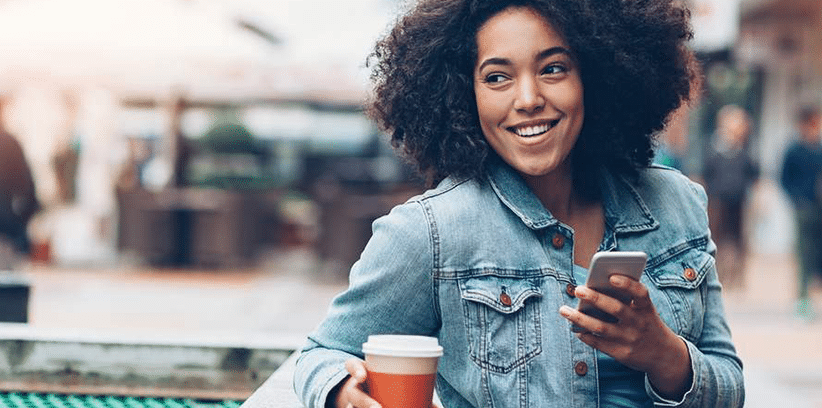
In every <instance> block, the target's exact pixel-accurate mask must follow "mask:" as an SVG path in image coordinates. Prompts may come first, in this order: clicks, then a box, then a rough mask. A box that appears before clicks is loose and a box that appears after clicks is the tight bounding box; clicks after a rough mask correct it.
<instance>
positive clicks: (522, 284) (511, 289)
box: [460, 276, 542, 314]
mask: <svg viewBox="0 0 822 408" xmlns="http://www.w3.org/2000/svg"><path fill="white" fill-rule="evenodd" d="M460 291H461V292H462V298H463V299H465V300H470V301H473V302H478V303H482V304H484V305H487V306H489V307H491V308H493V309H494V310H496V311H498V312H500V313H505V314H509V313H514V312H516V311H517V310H519V309H521V308H522V307H523V306H524V305H525V301H526V300H527V299H529V298H531V297H541V296H542V292H541V290H540V287H539V285H537V284H535V283H534V282H532V281H531V280H530V279H526V278H509V277H499V276H481V277H475V278H469V279H465V280H462V281H460Z"/></svg>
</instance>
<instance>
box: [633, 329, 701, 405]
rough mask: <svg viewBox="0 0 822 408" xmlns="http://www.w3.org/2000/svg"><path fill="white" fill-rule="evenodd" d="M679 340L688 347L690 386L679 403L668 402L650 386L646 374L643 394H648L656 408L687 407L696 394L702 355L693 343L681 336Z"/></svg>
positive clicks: (668, 400)
mask: <svg viewBox="0 0 822 408" xmlns="http://www.w3.org/2000/svg"><path fill="white" fill-rule="evenodd" d="M679 338H680V339H681V340H682V341H683V342H685V345H686V346H687V347H688V354H689V356H690V360H691V373H692V375H691V385H690V386H689V387H688V391H686V392H685V394H683V395H682V398H681V399H680V400H679V401H675V400H670V399H667V398H663V397H662V396H660V395H659V394H658V393H657V392H656V390H655V389H654V387H653V386H652V385H651V381H650V380H648V375H647V374H646V375H645V392H646V393H648V396H650V397H651V401H653V403H654V406H656V407H684V406H688V405H689V403H688V401H689V400H693V396H694V395H695V394H696V391H695V390H696V384H698V383H699V380H700V379H699V377H700V375H699V373H700V371H699V370H698V369H697V367H699V366H700V364H701V363H702V360H701V359H702V353H700V352H699V351H698V350H697V348H696V346H695V345H694V344H693V343H691V342H689V341H688V340H685V338H683V337H682V336H679Z"/></svg>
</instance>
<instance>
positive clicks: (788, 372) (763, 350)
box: [725, 255, 822, 408]
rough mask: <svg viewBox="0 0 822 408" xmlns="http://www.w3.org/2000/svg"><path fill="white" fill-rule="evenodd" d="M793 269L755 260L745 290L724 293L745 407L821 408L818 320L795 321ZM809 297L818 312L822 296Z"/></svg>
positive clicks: (821, 321) (781, 260)
mask: <svg viewBox="0 0 822 408" xmlns="http://www.w3.org/2000/svg"><path fill="white" fill-rule="evenodd" d="M795 269H796V265H795V263H794V261H793V259H792V258H791V257H790V256H762V255H758V256H757V255H754V256H752V257H751V258H750V259H749V262H748V266H747V274H746V285H745V288H744V290H729V291H727V292H726V295H725V298H726V305H725V307H726V311H727V315H728V320H729V324H730V326H731V331H732V335H733V338H734V342H735V344H736V346H737V349H738V352H739V355H740V357H741V358H742V361H743V363H744V372H745V379H746V391H747V398H746V401H747V403H746V405H745V406H746V407H763V408H764V407H773V406H779V405H781V406H789V407H792V408H793V407H822V317H819V318H817V320H815V321H813V322H811V323H806V322H803V321H800V320H798V319H796V318H795V317H794V316H793V303H794V300H795V299H794V294H795V293H796V279H795ZM812 295H813V300H814V304H815V305H816V310H817V312H822V290H820V288H819V287H814V289H813V291H812ZM820 316H822V314H820Z"/></svg>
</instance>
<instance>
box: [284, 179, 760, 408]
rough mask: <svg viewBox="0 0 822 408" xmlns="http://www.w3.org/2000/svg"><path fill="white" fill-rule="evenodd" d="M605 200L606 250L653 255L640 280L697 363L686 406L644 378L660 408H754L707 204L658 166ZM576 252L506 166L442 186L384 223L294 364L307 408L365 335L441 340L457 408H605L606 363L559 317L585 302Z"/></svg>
mask: <svg viewBox="0 0 822 408" xmlns="http://www.w3.org/2000/svg"><path fill="white" fill-rule="evenodd" d="M601 186H602V187H601V188H602V200H603V205H604V210H605V220H606V228H605V229H606V233H605V236H604V238H603V241H602V243H601V246H600V248H599V249H600V250H606V251H644V252H646V253H647V254H648V262H647V266H646V269H645V271H644V272H643V276H642V278H641V281H642V283H644V284H645V285H646V286H647V287H648V290H649V292H650V297H651V300H652V301H653V303H654V305H655V307H656V309H657V311H658V313H659V314H660V316H661V318H662V320H663V321H664V322H665V323H666V324H667V325H668V326H669V327H670V328H671V329H672V330H673V331H674V332H675V333H676V334H678V335H679V336H680V337H681V338H682V339H684V340H685V342H686V344H687V346H688V350H689V352H690V356H691V364H692V369H693V382H692V384H691V386H690V389H689V390H688V391H687V393H686V394H685V395H684V397H683V398H682V400H681V401H668V400H665V399H663V398H661V397H660V396H658V395H657V394H656V393H655V392H654V390H653V388H652V387H651V386H650V383H649V382H648V380H647V377H646V380H645V391H646V393H647V394H648V396H649V398H650V401H651V402H653V404H654V405H657V406H682V407H714V406H716V407H719V406H721V407H735V406H742V403H743V400H744V386H743V378H742V363H741V361H740V359H739V358H738V357H737V355H736V351H735V349H734V346H733V344H732V342H731V335H730V330H729V328H728V324H727V322H726V321H725V317H724V310H723V305H722V297H721V286H720V284H719V281H718V280H717V274H716V269H715V261H714V256H713V255H714V251H715V246H714V244H713V241H711V239H710V233H709V230H708V220H707V216H706V211H705V207H706V201H707V199H706V196H705V193H704V191H703V189H702V188H701V187H700V186H699V185H697V184H695V183H693V182H691V181H690V180H688V179H687V178H686V177H684V176H683V175H682V174H680V173H679V172H677V171H676V170H672V169H669V168H663V167H658V166H654V167H651V168H648V169H645V170H643V171H641V173H640V175H639V177H638V179H637V180H633V181H630V182H629V181H628V180H626V179H624V178H621V177H615V176H612V175H610V174H609V173H607V172H603V177H602V182H601ZM573 248H574V231H573V230H572V229H571V228H570V227H568V226H567V225H564V224H563V223H561V222H559V221H558V220H557V219H555V218H553V217H552V216H551V214H550V213H549V212H548V211H547V210H546V209H545V208H544V206H543V205H542V204H541V203H540V201H539V200H538V199H537V197H536V196H535V195H534V194H533V193H532V192H531V190H530V189H529V188H528V187H527V185H526V184H525V183H524V181H523V180H522V179H521V178H520V177H519V176H518V175H517V174H516V173H515V171H514V170H512V169H511V168H510V167H508V166H505V165H502V164H500V165H497V166H495V167H492V168H491V169H490V170H489V177H488V178H487V180H483V181H476V180H468V181H455V180H451V179H446V180H445V181H443V182H442V183H440V185H439V186H438V187H437V188H435V189H433V190H429V191H427V192H426V193H424V194H422V195H421V196H418V197H414V198H412V199H411V200H409V201H408V202H406V203H405V204H402V205H399V206H397V207H395V208H394V209H393V210H392V211H391V212H390V213H389V214H388V215H386V216H384V217H382V218H380V219H378V220H377V221H375V223H374V225H373V236H372V238H371V240H370V241H369V243H368V245H367V246H366V248H365V250H364V251H363V253H362V256H361V258H360V259H359V261H357V262H356V263H355V264H354V266H353V268H352V271H351V276H350V287H349V289H348V290H347V291H345V292H344V293H342V294H340V295H339V296H338V297H337V298H336V299H335V300H334V302H333V303H332V305H331V307H330V310H329V314H328V316H327V318H326V319H325V321H323V322H322V324H321V325H320V326H319V327H318V329H317V330H316V331H314V332H313V333H312V334H311V335H310V336H309V339H308V345H307V346H306V348H305V349H304V350H303V352H302V354H301V356H300V358H299V360H298V362H297V369H296V373H295V376H294V385H295V390H296V392H297V395H298V396H299V397H300V398H301V399H302V401H303V403H304V404H305V405H306V406H307V407H309V408H322V407H323V406H324V403H325V399H326V396H327V395H328V393H329V391H331V389H332V388H333V387H334V386H335V385H337V384H338V383H340V382H341V381H342V380H343V379H345V377H346V375H347V373H346V371H345V369H344V366H343V362H344V360H346V359H348V358H350V357H351V356H356V357H360V358H362V356H363V355H362V350H361V346H362V343H363V342H365V341H366V338H367V337H368V335H369V334H376V333H403V334H421V335H430V336H436V337H438V338H439V341H440V344H441V345H442V346H443V347H444V349H445V352H444V355H443V357H442V358H441V360H440V364H439V369H438V375H437V393H438V395H439V397H440V399H441V401H442V403H443V405H444V407H445V408H467V407H504V408H515V407H521V408H525V407H536V406H539V407H597V406H599V397H598V375H597V365H596V363H597V360H596V353H595V350H594V349H593V348H591V347H590V346H588V345H586V344H585V343H583V342H581V341H580V340H579V339H577V338H576V337H575V335H574V334H573V333H572V331H571V327H570V323H569V322H568V321H567V320H566V319H564V318H563V317H561V316H560V314H559V312H558V310H559V308H560V306H561V305H570V306H576V303H577V300H576V299H575V298H574V297H573V296H572V293H573V288H574V285H577V284H581V282H576V281H575V280H574V277H573V262H574V256H573ZM502 294H505V295H507V296H501V295H502ZM501 299H504V300H501Z"/></svg>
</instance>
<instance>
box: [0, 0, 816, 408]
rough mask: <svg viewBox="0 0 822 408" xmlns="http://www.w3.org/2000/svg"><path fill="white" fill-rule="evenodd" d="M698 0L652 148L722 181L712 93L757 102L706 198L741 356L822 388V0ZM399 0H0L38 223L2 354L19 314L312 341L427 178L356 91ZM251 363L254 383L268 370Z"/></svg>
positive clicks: (146, 332)
mask: <svg viewBox="0 0 822 408" xmlns="http://www.w3.org/2000/svg"><path fill="white" fill-rule="evenodd" d="M685 1H686V3H688V4H689V6H690V7H691V9H692V16H693V26H694V29H695V38H694V39H693V41H692V42H691V46H692V47H693V49H694V50H695V51H696V52H697V55H698V58H699V60H700V62H701V66H702V74H703V75H702V83H701V84H700V85H701V89H700V92H698V93H695V98H694V103H692V104H691V106H688V107H685V108H683V109H681V110H680V111H678V112H677V114H676V115H675V117H674V118H673V119H672V121H671V123H670V125H669V126H668V128H667V129H666V131H665V133H664V134H663V135H662V137H661V143H660V146H659V153H658V157H657V160H658V161H659V162H661V163H663V164H667V165H670V166H673V167H677V168H679V169H680V170H682V171H683V172H684V173H685V174H687V175H688V176H690V177H691V178H693V179H694V180H697V181H699V182H700V183H704V184H706V185H710V183H712V182H713V180H714V178H715V175H716V173H717V170H716V169H717V167H716V166H718V165H717V164H716V162H715V159H714V156H715V153H716V150H717V148H718V146H719V147H720V150H723V149H725V150H723V151H726V150H727V147H728V143H726V142H724V141H723V140H724V139H722V137H721V135H722V134H723V133H726V132H724V130H723V129H725V128H726V127H728V126H730V125H725V124H723V123H724V122H722V120H721V119H720V118H722V117H724V116H723V114H722V113H721V112H722V111H723V108H724V107H726V106H729V105H730V106H733V107H736V108H737V110H738V111H741V112H742V113H741V115H742V116H743V117H744V119H742V121H743V122H744V123H745V126H744V127H745V130H743V131H742V133H744V137H743V139H744V142H743V143H742V144H741V146H742V148H743V150H744V155H745V157H746V158H747V159H748V160H746V163H747V164H746V166H747V167H745V168H746V169H748V171H747V172H746V173H745V174H744V176H740V177H742V178H740V179H739V180H741V181H739V182H736V183H735V184H737V185H739V186H741V187H744V189H743V190H742V192H741V193H738V194H736V196H737V197H738V198H739V200H737V201H738V203H737V208H738V210H736V212H738V214H736V215H729V213H728V212H727V211H725V210H721V209H712V210H711V213H712V219H711V222H712V228H715V229H717V230H720V229H721V230H723V231H725V232H726V233H727V236H728V237H729V238H728V241H727V243H726V242H725V241H724V237H725V235H722V234H719V235H717V237H718V238H722V240H719V239H718V245H719V246H720V255H721V256H720V259H718V261H719V262H720V267H721V270H722V271H726V272H722V274H723V275H722V276H721V278H722V280H723V283H725V285H726V298H727V302H728V304H727V307H728V310H729V319H730V320H731V323H732V330H733V331H734V335H735V338H736V339H737V344H738V346H739V348H740V353H741V354H742V355H743V358H745V359H746V361H751V365H749V366H747V367H751V368H748V369H747V371H746V375H747V376H749V379H750V380H751V381H760V382H758V383H757V384H760V383H761V384H764V385H763V386H762V387H761V388H760V390H761V391H760V394H756V392H757V391H753V392H754V394H753V395H754V396H757V395H758V398H754V400H755V401H758V402H759V403H760V404H763V405H761V406H769V405H767V404H769V402H768V401H771V402H772V401H776V400H779V401H785V400H791V399H794V400H796V401H797V403H798V404H799V405H796V406H803V405H802V404H803V403H805V404H808V405H806V406H822V391H820V390H822V370H820V369H819V364H820V363H822V355H820V353H822V351H820V349H822V348H820V347H818V346H819V344H821V343H820V341H822V337H820V336H822V327H820V323H819V319H815V318H814V316H813V314H812V313H811V314H808V313H805V314H803V313H799V312H798V311H797V304H796V302H797V300H798V295H797V289H796V287H797V285H798V282H797V278H796V274H797V272H796V270H797V262H796V257H795V255H794V252H793V249H794V246H795V234H796V225H795V220H794V209H793V207H792V205H791V201H790V199H789V198H788V196H787V195H786V193H785V192H784V190H783V189H782V187H781V185H780V181H779V180H780V176H781V169H782V164H783V163H782V162H783V157H784V155H785V152H786V151H787V149H788V147H789V146H790V145H791V144H792V143H793V142H794V141H795V140H796V139H797V136H796V135H797V131H798V129H797V126H796V120H795V118H796V116H797V114H798V113H799V112H800V110H801V109H802V108H804V107H806V106H810V105H815V106H818V105H822V52H820V50H822V2H820V1H817V0H685ZM402 7H404V3H403V2H401V1H398V0H347V1H335V0H265V1H263V0H139V1H138V0H106V1H103V0H0V50H2V51H3V52H2V57H0V130H2V131H3V132H2V133H7V134H9V135H12V136H13V138H14V139H15V140H16V141H17V142H18V143H19V146H20V149H21V150H22V153H23V156H24V157H25V163H26V164H27V167H28V169H29V172H30V177H29V179H30V181H26V180H24V182H21V181H20V180H17V181H14V180H12V181H5V182H7V183H15V182H18V183H22V184H24V185H25V186H28V187H25V188H24V187H20V188H21V189H22V190H21V191H25V192H26V193H25V194H23V193H21V194H20V197H23V198H20V197H17V196H14V197H12V199H11V200H10V201H9V204H8V206H9V208H11V211H12V212H14V213H15V214H18V215H19V214H22V213H25V214H27V215H26V216H25V217H22V218H25V228H24V231H25V232H24V233H23V234H22V235H21V234H20V233H19V232H18V234H17V235H16V236H11V238H9V239H7V240H6V241H7V242H6V243H5V245H0V246H3V249H0V269H5V270H7V272H4V273H3V275H2V279H3V281H2V285H0V292H2V294H3V296H0V303H2V307H0V309H2V310H3V312H2V313H0V314H2V315H3V316H2V320H3V321H6V322H12V323H9V324H8V325H4V326H3V327H4V329H3V330H5V331H4V333H6V334H5V335H4V338H6V339H7V340H8V342H3V341H0V344H6V345H7V346H5V347H6V348H5V349H4V352H5V353H6V354H5V355H6V356H7V358H9V359H11V360H9V361H12V360H14V359H15V358H22V357H20V356H21V353H22V352H21V351H20V349H19V348H15V347H18V346H15V345H19V340H20V338H21V337H25V338H26V339H33V340H31V341H35V340H36V341H38V342H40V343H38V344H41V343H42V342H44V341H49V342H53V341H56V340H55V339H56V338H59V339H63V340H65V339H66V338H68V339H70V340H71V339H73V340H71V341H75V342H82V343H84V344H91V343H95V344H96V343H99V342H100V339H101V338H104V339H109V340H107V341H109V342H111V341H113V340H110V339H111V336H112V333H117V336H122V337H117V338H118V339H119V340H117V342H119V343H122V344H123V345H124V346H127V345H129V344H134V343H139V344H143V343H145V340H144V339H145V338H146V337H152V338H156V339H171V338H180V337H183V338H186V339H189V340H187V341H188V342H187V343H186V344H188V345H189V346H190V345H191V344H196V345H198V347H206V346H205V345H204V344H209V345H211V346H213V343H214V342H215V339H224V343H225V344H229V343H230V344H235V345H236V344H242V347H240V349H243V350H255V347H256V348H259V349H277V348H282V349H288V350H293V349H294V348H296V347H299V344H300V342H301V341H302V338H303V337H304V336H305V334H307V333H308V332H309V331H310V330H311V328H313V327H314V326H315V325H316V324H317V323H318V322H319V320H320V319H321V318H322V316H323V314H324V312H325V308H326V307H327V305H328V302H329V301H330V299H331V298H332V296H333V295H334V294H335V293H337V292H338V291H340V290H342V289H343V288H344V287H345V284H346V279H347V271H348V267H350V265H351V264H352V263H353V262H354V261H355V260H356V259H357V257H358V256H359V251H360V250H361V249H362V247H363V246H364V245H365V242H366V241H367V239H368V237H369V235H370V225H371V222H372V221H373V220H374V219H375V218H376V217H378V216H380V215H382V214H384V213H386V212H387V211H388V210H389V209H390V208H391V207H392V206H393V205H395V204H397V203H400V202H403V201H405V200H406V199H407V198H409V197H411V196H413V195H415V194H417V193H419V192H421V191H422V187H423V186H422V183H421V181H420V180H419V179H418V178H416V177H415V176H414V175H413V174H412V172H411V171H410V169H409V168H408V167H407V166H406V165H405V164H404V163H403V162H401V161H400V160H399V159H397V158H396V157H395V155H394V153H393V152H392V151H391V148H390V146H389V144H388V143H387V141H386V137H385V135H382V134H381V133H380V132H379V131H378V130H377V129H376V128H375V126H374V125H373V124H372V123H371V122H370V121H369V120H368V119H367V118H366V117H365V115H364V114H363V102H364V100H365V99H366V97H367V95H368V90H369V82H368V75H369V72H368V69H367V67H366V66H365V61H366V58H367V55H368V53H369V51H370V49H371V47H372V46H373V44H374V41H375V40H376V39H377V38H378V37H379V36H380V35H381V34H383V33H385V31H386V29H387V27H388V26H389V24H390V23H391V22H392V20H393V18H394V17H395V16H396V15H397V13H398V12H399V10H401V8H402ZM817 130H818V128H817ZM3 146H5V145H3ZM3 150H4V151H2V152H0V157H3V158H2V159H0V160H2V161H7V162H11V161H12V160H13V158H5V157H4V155H6V154H7V153H8V152H11V151H12V150H11V149H10V148H5V147H3ZM720 168H721V167H720ZM719 173H720V174H722V173H723V171H722V170H719ZM3 177H4V175H0V181H1V180H2V178H3ZM31 186H33V190H32V188H31ZM713 191H715V190H713V189H712V188H710V187H709V193H712V192H713ZM719 201H721V200H720V199H717V202H719ZM18 218H20V217H18ZM737 218H738V220H737V221H736V222H735V223H734V222H730V223H729V221H728V220H729V219H737ZM720 241H721V242H720ZM723 248H727V249H724V250H723ZM724 254H728V255H724ZM821 292H822V286H821V285H820V283H819V279H818V277H814V278H813V280H812V281H811V283H810V290H809V293H810V294H809V295H808V296H806V298H808V299H807V300H809V302H810V305H811V306H813V305H814V304H815V305H816V308H817V309H819V310H822V293H821ZM20 330H22V332H21V331H20ZM32 332H35V333H39V334H37V335H31V334H30V333H32ZM20 333H27V334H25V335H23V334H20ZM66 333H71V335H66ZM75 336H80V338H81V339H82V341H81V340H77V337H75ZM123 339H126V340H123ZM252 339H253V341H256V343H254V345H249V344H248V342H249V341H252ZM65 341H69V340H65ZM157 342H159V343H163V344H165V343H168V341H166V340H157V341H156V342H155V343H157ZM283 343H285V344H287V346H283V345H282V344H283ZM152 344H154V343H152ZM272 344H273V345H272ZM211 346H209V347H211ZM215 347H216V346H215ZM777 347H778V348H779V350H780V352H779V353H774V352H773V350H774V349H775V348H777ZM231 350H235V349H231ZM132 351H133V350H132ZM44 353H46V355H49V353H58V352H56V351H45V352H44ZM228 353H229V355H228V356H223V357H224V358H229V357H232V356H234V354H231V352H230V350H229V352H228ZM125 354H129V353H128V352H126V353H125ZM22 355H27V354H25V353H22ZM80 355H81V356H87V357H77V358H76V359H75V360H76V361H75V363H76V364H75V365H71V364H69V365H68V366H67V365H66V364H68V363H65V361H66V358H64V357H61V360H60V362H59V363H54V364H56V365H54V367H56V368H54V367H52V366H49V367H52V368H53V369H54V372H63V373H64V374H65V370H66V367H69V369H68V372H71V373H76V372H81V371H82V370H81V368H80V367H84V364H86V363H87V360H89V359H93V357H92V356H94V355H95V354H94V353H90V354H89V353H87V352H86V351H82V352H80ZM130 355H140V356H142V354H140V353H136V354H134V353H131V354H130ZM141 359H142V358H136V360H135V361H140V360H141ZM77 361H80V362H77ZM83 361H85V362H83ZM131 361H132V360H129V361H128V362H120V363H118V364H127V365H128V364H133V365H135V366H136V365H138V362H131ZM223 361H226V360H223ZM31 364H34V363H31ZM49 364H51V363H49ZM223 366H225V364H223ZM229 366H230V365H229ZM275 366H276V364H275ZM14 367H18V366H16V365H14V364H11V363H8V364H7V367H6V368H4V366H3V364H2V363H0V371H2V372H3V373H2V374H0V386H2V385H3V381H6V383H8V384H18V383H15V378H16V377H19V376H20V375H21V374H20V373H22V372H23V371H20V370H18V369H16V368H14ZM242 367H245V368H244V369H248V365H247V364H246V365H245V366H242ZM275 368H276V367H275ZM50 369H51V368H50ZM3 370H5V371H3ZM37 370H40V372H42V371H43V370H46V369H40V368H37V367H35V368H31V367H30V368H29V371H37ZM61 370H63V371H61ZM264 371H265V370H263V371H261V372H264ZM98 374H99V373H98ZM246 374H247V373H246ZM27 375H28V374H27ZM244 375H245V374H244ZM55 376H56V374H55ZM252 377H253V379H250V380H249V381H250V383H249V384H251V385H247V386H246V387H247V388H248V389H253V388H254V387H256V386H258V385H259V384H260V383H261V382H262V380H264V379H265V376H264V375H261V374H260V373H256V374H254V375H249V377H248V378H252ZM55 378H56V377H55ZM40 381H41V382H43V383H49V384H52V385H53V384H54V383H55V382H56V383H60V384H63V385H65V382H64V381H63V380H59V379H58V380H54V381H52V382H49V381H45V380H43V378H42V377H40ZM166 382H167V381H166ZM5 387H6V388H7V389H16V388H19V389H25V387H21V386H20V385H19V384H18V385H16V386H14V387H12V386H8V385H7V386H5ZM15 387H16V388H15ZM249 387H250V388H249ZM0 388H2V387H0ZM45 388H48V387H45ZM248 389H246V391H247V390H248ZM244 395H245V394H242V393H240V394H239V396H236V397H232V398H234V400H236V401H242V399H243V398H244ZM245 396H247V395H245ZM0 398H2V397H0ZM768 398H773V399H768ZM797 398H803V399H802V400H801V402H798V401H800V400H797ZM749 405H750V404H749ZM751 406H756V405H751Z"/></svg>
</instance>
